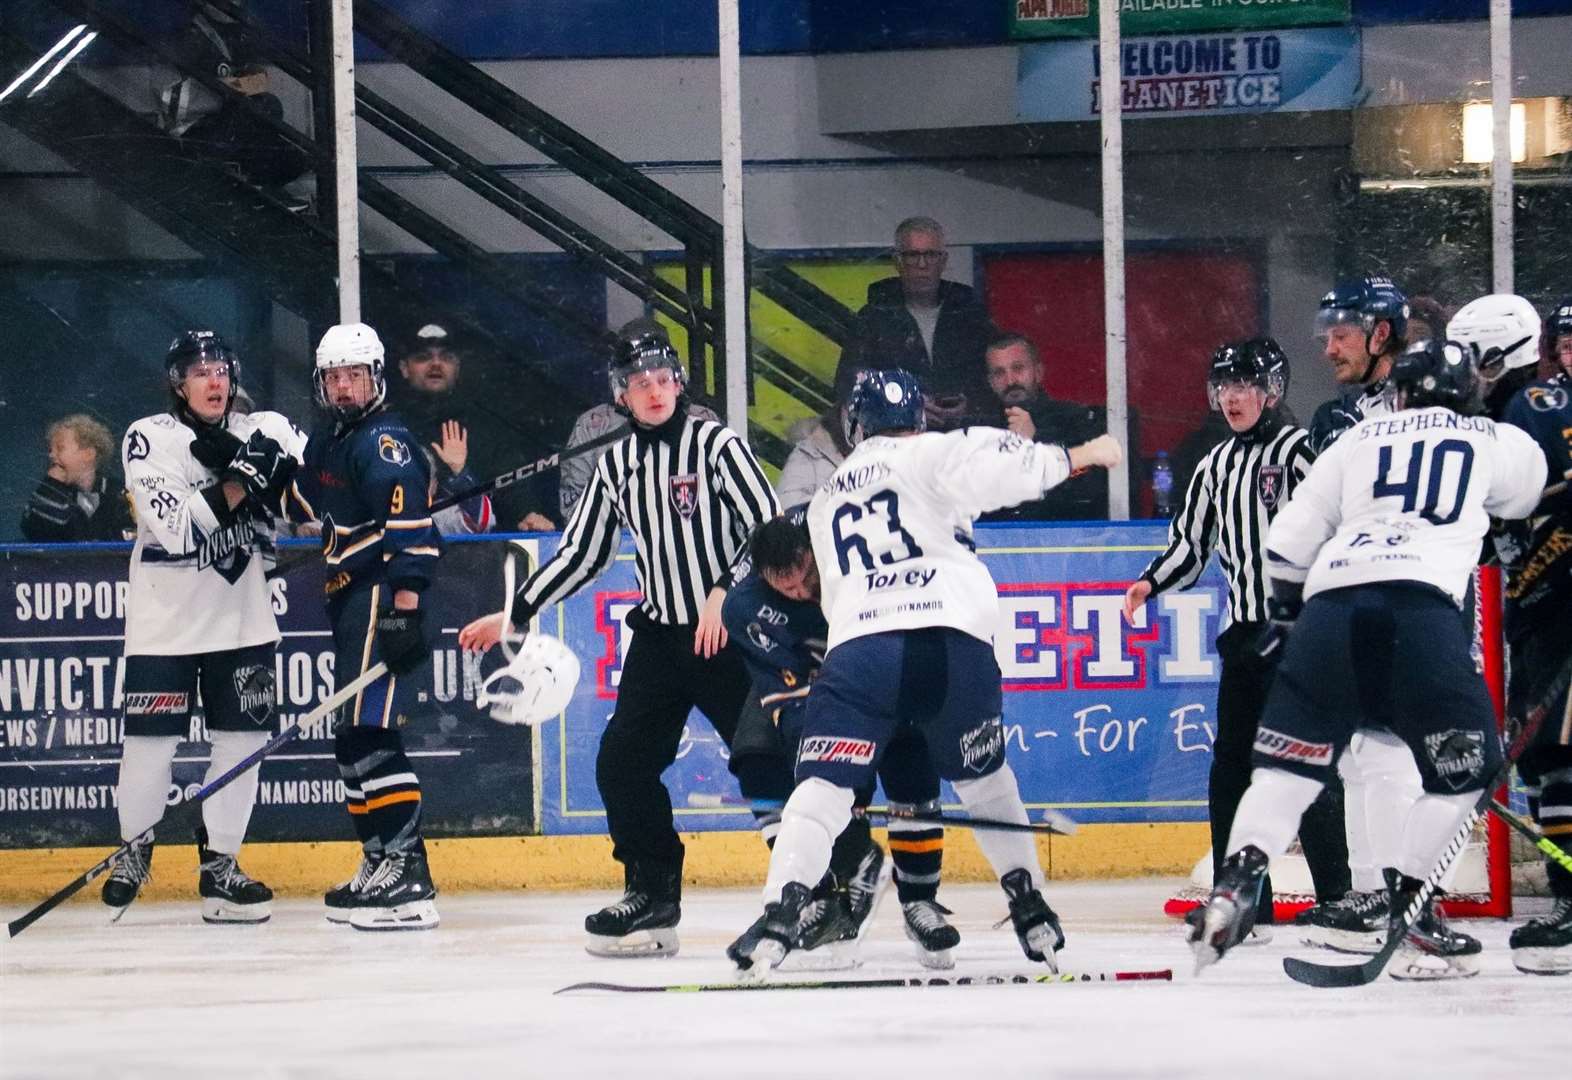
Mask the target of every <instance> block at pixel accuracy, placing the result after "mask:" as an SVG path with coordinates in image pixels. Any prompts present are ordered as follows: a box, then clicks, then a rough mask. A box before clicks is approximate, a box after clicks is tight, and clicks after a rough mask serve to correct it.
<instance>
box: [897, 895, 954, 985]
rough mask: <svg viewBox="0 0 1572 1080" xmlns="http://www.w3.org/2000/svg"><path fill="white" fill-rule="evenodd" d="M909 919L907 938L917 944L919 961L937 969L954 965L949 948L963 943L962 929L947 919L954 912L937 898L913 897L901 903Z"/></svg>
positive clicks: (904, 914) (902, 912)
mask: <svg viewBox="0 0 1572 1080" xmlns="http://www.w3.org/2000/svg"><path fill="white" fill-rule="evenodd" d="M901 914H902V915H903V916H904V917H905V920H906V937H907V938H908V939H909V940H910V941H911V943H912V944H913V945H915V946H916V949H915V951H916V953H917V962H918V963H920V964H921V965H922V966H923V967H925V968H932V969H933V970H935V971H948V970H950V969H951V968H953V967H954V966H955V957H954V956H952V955H950V950H951V949H953V948H955V946H957V945H959V944H960V943H961V934H960V931H958V930H956V929H955V927H953V926H951V925H950V924H949V922H948V921H947V920H946V919H945V916H946V915H950V914H952V912H951V911H950V909H949V908H947V907H945V906H944V905H943V904H941V903H939V902H938V901H936V900H912V901H910V902H908V903H905V904H902V905H901Z"/></svg>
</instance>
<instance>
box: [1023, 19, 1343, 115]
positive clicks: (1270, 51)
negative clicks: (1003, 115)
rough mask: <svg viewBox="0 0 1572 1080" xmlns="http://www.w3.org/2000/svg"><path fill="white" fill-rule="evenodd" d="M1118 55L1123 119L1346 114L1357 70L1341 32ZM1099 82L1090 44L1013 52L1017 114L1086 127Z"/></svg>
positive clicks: (1198, 39) (1221, 39)
mask: <svg viewBox="0 0 1572 1080" xmlns="http://www.w3.org/2000/svg"><path fill="white" fill-rule="evenodd" d="M1119 56H1120V78H1121V86H1122V87H1123V91H1122V92H1123V104H1124V115H1125V116H1127V117H1136V116H1158V115H1162V116H1218V115H1225V114H1237V113H1263V112H1308V111H1314V110H1322V109H1347V108H1350V107H1352V105H1353V103H1354V100H1355V95H1356V94H1357V92H1358V90H1359V81H1360V70H1361V68H1360V53H1359V31H1358V30H1357V29H1355V28H1353V27H1346V26H1339V27H1328V28H1324V29H1315V30H1278V31H1250V32H1239V33H1213V34H1167V35H1163V36H1161V37H1133V38H1125V39H1123V40H1122V41H1121V43H1120V53H1119ZM1099 78H1100V66H1099V63H1098V45H1097V42H1095V41H1075V42H1069V41H1055V42H1045V43H1041V44H1031V45H1022V46H1021V49H1020V59H1019V62H1018V65H1017V69H1016V114H1017V115H1018V116H1019V117H1020V118H1021V119H1022V120H1041V121H1057V120H1091V119H1094V118H1096V117H1097V115H1098V114H1099V113H1100V112H1101V111H1102V107H1101V101H1100V94H1101V89H1100V86H1099V83H1098V80H1099Z"/></svg>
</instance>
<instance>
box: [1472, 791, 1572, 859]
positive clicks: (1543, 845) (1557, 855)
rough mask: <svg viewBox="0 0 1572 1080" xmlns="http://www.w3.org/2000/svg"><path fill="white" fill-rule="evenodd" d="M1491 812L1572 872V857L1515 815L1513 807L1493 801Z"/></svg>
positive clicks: (1546, 855) (1497, 800)
mask: <svg viewBox="0 0 1572 1080" xmlns="http://www.w3.org/2000/svg"><path fill="white" fill-rule="evenodd" d="M1490 812H1491V813H1492V814H1494V815H1495V816H1496V817H1498V818H1500V819H1501V820H1502V821H1503V822H1505V823H1506V825H1507V827H1508V828H1510V829H1512V830H1513V831H1514V832H1516V833H1517V834H1518V835H1519V836H1521V837H1523V838H1524V839H1526V840H1527V841H1528V842H1529V843H1531V844H1533V845H1534V846H1535V847H1536V848H1538V849H1539V850H1540V851H1542V852H1544V854H1545V857H1546V858H1548V859H1550V860H1551V861H1552V862H1555V863H1557V864H1559V865H1560V866H1561V867H1562V869H1564V870H1567V871H1568V872H1572V855H1568V854H1567V853H1566V852H1565V851H1562V850H1561V849H1560V848H1559V847H1557V846H1556V844H1555V841H1553V840H1551V839H1550V838H1549V837H1547V836H1546V835H1545V834H1544V833H1542V832H1540V831H1539V830H1538V829H1536V828H1534V826H1532V825H1530V824H1529V823H1528V822H1526V821H1524V820H1523V819H1522V818H1520V817H1518V816H1517V815H1516V814H1514V813H1513V812H1512V809H1511V807H1509V806H1505V805H1503V804H1502V802H1501V800H1500V799H1491V800H1490Z"/></svg>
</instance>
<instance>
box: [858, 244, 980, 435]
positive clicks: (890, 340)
mask: <svg viewBox="0 0 1572 1080" xmlns="http://www.w3.org/2000/svg"><path fill="white" fill-rule="evenodd" d="M948 261H949V252H948V251H947V250H946V249H945V246H944V227H943V226H942V225H940V224H939V223H938V222H937V221H935V220H933V219H932V218H927V217H910V218H907V219H906V220H905V221H903V222H901V223H900V224H899V225H897V226H896V227H895V269H896V271H897V275H898V276H896V277H893V278H884V279H882V280H880V281H875V282H874V283H873V284H872V285H869V286H868V303H867V306H866V307H864V308H863V309H862V310H861V311H859V312H858V313H857V318H856V321H855V324H854V325H853V327H852V336H851V339H850V340H849V341H848V342H847V343H846V347H845V349H843V350H842V352H841V359H840V364H839V365H838V366H837V368H836V371H835V397H836V400H838V401H845V400H846V399H847V395H848V394H849V393H850V392H851V387H852V383H854V382H855V381H856V377H857V372H858V371H861V370H864V369H874V368H904V369H905V370H907V371H910V372H912V373H913V374H915V375H916V376H917V377H918V379H919V380H920V381H921V382H922V385H923V390H924V392H925V395H926V398H927V402H928V426H929V428H931V429H933V428H937V429H950V428H956V427H960V426H962V425H963V424H964V423H965V422H966V420H967V418H968V417H971V416H973V415H975V414H976V413H977V411H978V410H979V409H982V410H984V411H986V408H987V406H986V402H987V401H988V387H987V385H986V384H985V383H984V382H983V378H982V371H983V351H984V349H985V348H986V347H987V345H988V339H989V338H990V337H992V336H993V333H994V328H993V322H992V321H991V320H990V319H989V318H988V312H987V311H986V310H985V309H984V308H983V306H982V305H981V304H980V303H978V301H977V296H976V294H975V293H974V292H973V291H972V288H971V286H969V285H962V284H960V283H959V282H955V281H946V280H944V278H943V274H944V268H945V266H946V264H947V263H948Z"/></svg>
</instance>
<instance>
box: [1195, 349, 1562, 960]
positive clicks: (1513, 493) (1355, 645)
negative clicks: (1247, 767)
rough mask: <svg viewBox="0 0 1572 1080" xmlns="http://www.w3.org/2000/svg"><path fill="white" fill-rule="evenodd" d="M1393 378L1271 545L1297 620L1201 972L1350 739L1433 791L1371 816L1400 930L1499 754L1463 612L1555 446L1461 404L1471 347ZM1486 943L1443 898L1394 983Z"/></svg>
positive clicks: (1218, 891)
mask: <svg viewBox="0 0 1572 1080" xmlns="http://www.w3.org/2000/svg"><path fill="white" fill-rule="evenodd" d="M1392 383H1393V386H1394V388H1395V392H1396V405H1397V407H1398V410H1399V411H1398V412H1396V413H1394V414H1392V415H1388V416H1374V417H1370V418H1367V419H1365V420H1363V421H1361V422H1360V423H1359V424H1357V425H1356V426H1355V427H1354V428H1352V429H1351V430H1349V431H1348V432H1346V433H1345V434H1344V435H1343V436H1342V437H1341V438H1340V439H1338V440H1337V442H1336V443H1334V444H1333V445H1332V447H1331V448H1330V449H1329V450H1327V452H1326V453H1325V454H1323V455H1322V456H1321V457H1320V458H1319V459H1318V460H1317V461H1316V465H1315V468H1314V469H1313V470H1311V473H1310V475H1309V477H1308V478H1306V480H1305V481H1304V483H1303V484H1301V485H1300V488H1299V491H1298V493H1297V494H1296V495H1295V496H1294V498H1293V501H1291V502H1290V503H1289V504H1288V506H1287V507H1285V508H1284V509H1283V510H1282V511H1281V512H1280V513H1279V514H1278V515H1277V520H1276V521H1274V522H1273V523H1272V528H1271V531H1270V532H1269V534H1268V537H1267V566H1268V572H1269V573H1270V574H1271V577H1272V589H1273V600H1272V618H1273V621H1274V622H1275V623H1276V624H1278V625H1277V627H1276V630H1277V631H1278V632H1279V633H1286V632H1287V629H1286V628H1287V627H1288V626H1289V625H1292V627H1293V629H1292V633H1289V634H1288V635H1287V641H1286V645H1285V647H1284V656H1283V662H1282V665H1281V666H1280V667H1279V668H1278V671H1277V677H1276V679H1275V680H1274V681H1273V683H1272V689H1271V691H1270V692H1269V694H1268V697H1267V704H1266V712H1265V714H1264V716H1263V717H1262V720H1261V727H1260V731H1259V732H1258V734H1257V736H1256V743H1255V761H1256V769H1255V772H1254V774H1253V776H1252V778H1251V782H1250V788H1249V790H1248V791H1246V792H1245V795H1244V798H1243V799H1242V800H1241V801H1240V804H1239V812H1238V815H1237V816H1236V817H1235V819H1234V827H1233V832H1232V834H1231V836H1230V838H1229V844H1228V858H1227V861H1226V862H1225V863H1224V864H1223V870H1222V873H1221V874H1220V875H1219V877H1218V881H1217V884H1216V886H1215V887H1214V888H1213V890H1212V895H1211V898H1210V899H1209V900H1208V902H1207V904H1206V906H1205V907H1203V908H1198V909H1196V911H1195V912H1192V913H1191V918H1192V922H1191V932H1190V941H1191V945H1192V948H1193V949H1194V950H1195V954H1196V962H1197V965H1198V966H1205V965H1207V964H1210V963H1214V962H1216V961H1217V960H1218V959H1219V958H1221V957H1222V956H1223V954H1224V953H1226V952H1227V951H1228V950H1229V949H1231V948H1232V947H1234V946H1235V945H1237V944H1239V942H1240V941H1241V940H1242V939H1243V938H1244V936H1245V935H1246V934H1247V933H1248V932H1249V930H1250V924H1251V921H1252V919H1253V917H1254V914H1255V905H1256V902H1257V897H1258V895H1259V891H1260V888H1261V882H1262V878H1263V876H1264V874H1265V872H1266V868H1267V861H1268V859H1269V858H1270V856H1272V855H1275V854H1277V853H1279V852H1281V851H1283V850H1284V849H1285V848H1286V847H1287V846H1288V842H1289V840H1290V839H1291V838H1292V836H1293V833H1294V829H1295V827H1296V826H1297V824H1298V822H1299V818H1300V815H1301V814H1303V813H1304V810H1305V808H1306V807H1307V806H1309V805H1310V803H1311V801H1312V800H1313V799H1315V797H1316V795H1317V794H1318V793H1319V792H1320V790H1321V786H1322V784H1324V783H1325V781H1326V778H1327V777H1328V775H1329V774H1330V772H1331V769H1332V766H1333V763H1334V762H1335V761H1336V759H1337V757H1338V755H1339V754H1340V753H1341V752H1342V751H1343V749H1344V748H1345V747H1346V746H1347V744H1348V741H1349V739H1350V737H1351V736H1352V735H1353V734H1354V733H1355V732H1356V731H1359V730H1361V729H1366V728H1370V727H1372V726H1374V725H1377V724H1379V725H1381V726H1382V727H1383V728H1384V729H1385V730H1387V731H1389V732H1390V733H1391V734H1392V735H1393V736H1394V737H1396V738H1398V739H1401V740H1402V742H1403V744H1404V745H1406V746H1407V747H1408V749H1409V752H1410V754H1411V755H1412V757H1413V758H1414V760H1415V762H1416V764H1417V766H1418V768H1419V771H1420V775H1421V777H1422V782H1423V785H1424V792H1423V794H1422V795H1421V796H1420V797H1419V798H1418V799H1416V800H1415V801H1414V802H1413V804H1412V805H1411V806H1410V807H1408V808H1407V811H1406V813H1404V814H1403V815H1402V818H1401V820H1399V821H1395V822H1394V821H1387V820H1373V821H1372V822H1371V827H1372V828H1373V829H1375V828H1379V829H1383V830H1386V831H1388V832H1390V834H1391V835H1394V836H1398V837H1400V838H1401V840H1400V842H1399V850H1398V851H1397V857H1396V859H1395V860H1394V865H1393V866H1391V867H1388V868H1387V869H1386V872H1385V873H1386V881H1387V887H1388V888H1389V889H1390V890H1391V891H1392V893H1393V902H1392V905H1391V910H1392V914H1391V915H1390V916H1389V924H1388V929H1387V933H1388V934H1389V935H1390V934H1392V933H1397V932H1402V926H1401V922H1400V920H1401V918H1402V915H1401V913H1402V912H1403V910H1404V908H1405V907H1406V906H1407V904H1408V902H1409V901H1410V900H1411V899H1412V898H1413V896H1414V895H1415V894H1416V892H1417V891H1418V889H1419V888H1420V885H1421V882H1422V880H1423V879H1424V878H1426V877H1428V876H1429V875H1430V874H1431V873H1432V872H1433V871H1434V869H1435V867H1436V866H1437V864H1438V862H1439V861H1440V858H1441V855H1442V852H1443V850H1444V849H1445V848H1446V847H1447V844H1448V843H1449V841H1450V840H1451V839H1452V837H1453V836H1454V835H1455V834H1456V833H1457V831H1458V829H1459V827H1460V826H1461V825H1462V824H1463V821H1464V819H1465V818H1467V817H1468V815H1469V814H1470V813H1471V812H1472V811H1473V810H1474V808H1475V805H1476V804H1477V802H1478V799H1479V795H1480V794H1481V792H1483V790H1484V788H1485V786H1486V785H1487V784H1488V783H1489V782H1490V781H1491V779H1492V778H1493V777H1494V776H1495V774H1496V772H1497V769H1498V767H1499V765H1500V763H1501V744H1500V739H1499V737H1498V735H1497V734H1496V727H1495V713H1494V710H1493V708H1492V706H1491V703H1490V696H1489V693H1488V692H1487V690H1486V688H1485V683H1484V679H1483V677H1482V676H1481V675H1480V674H1479V673H1478V672H1477V669H1476V668H1475V666H1474V663H1473V659H1472V656H1471V648H1472V633H1471V631H1470V628H1469V627H1468V626H1467V625H1466V624H1465V622H1464V620H1463V619H1462V618H1460V616H1459V611H1460V608H1461V606H1462V603H1463V599H1464V595H1465V593H1466V591H1467V589H1468V585H1469V580H1470V575H1471V574H1472V573H1473V569H1474V566H1475V563H1476V562H1477V560H1478V556H1479V549H1480V543H1481V541H1482V540H1483V538H1484V536H1485V532H1486V530H1487V529H1488V528H1489V515H1496V516H1498V517H1506V518H1515V517H1522V516H1524V515H1525V514H1527V513H1528V512H1529V511H1531V510H1532V509H1533V508H1534V506H1535V504H1536V503H1537V502H1538V501H1539V495H1540V490H1541V488H1542V487H1543V485H1544V478H1545V456H1544V454H1543V453H1541V452H1540V449H1539V447H1538V446H1536V445H1535V444H1534V442H1533V440H1532V439H1530V438H1529V437H1528V436H1527V435H1525V434H1524V433H1523V432H1522V431H1521V430H1519V429H1517V428H1515V427H1512V426H1511V425H1508V424H1496V423H1495V422H1494V421H1492V420H1490V419H1489V418H1487V417H1483V416H1470V415H1467V413H1468V412H1470V411H1471V409H1472V407H1473V403H1474V401H1475V395H1476V393H1477V391H1478V387H1477V376H1476V373H1475V370H1474V359H1473V354H1472V350H1471V349H1469V348H1466V347H1464V346H1462V345H1459V344H1457V343H1456V342H1443V341H1439V340H1431V341H1426V342H1422V343H1420V344H1418V345H1415V346H1414V347H1413V348H1412V349H1410V350H1408V351H1407V352H1405V353H1404V354H1403V355H1402V356H1401V357H1400V358H1399V359H1398V361H1397V363H1396V364H1395V365H1394V367H1393V371H1392ZM1328 672H1338V673H1340V676H1341V677H1338V678H1328V677H1327V673H1328ZM1479 951H1480V945H1479V942H1478V941H1476V940H1474V939H1473V938H1471V937H1469V936H1468V935H1466V934H1460V933H1455V932H1453V931H1452V930H1451V929H1450V928H1449V927H1448V926H1447V924H1446V922H1445V921H1444V920H1443V918H1442V917H1441V915H1440V913H1439V912H1438V911H1437V909H1436V907H1435V903H1434V898H1433V897H1432V899H1431V901H1430V902H1429V903H1428V904H1426V905H1425V907H1424V908H1423V909H1422V910H1421V914H1420V916H1419V918H1418V919H1417V920H1415V922H1414V923H1413V924H1412V926H1411V927H1409V928H1408V930H1407V932H1406V935H1405V937H1404V940H1403V942H1402V944H1401V946H1399V948H1398V950H1397V952H1396V953H1395V954H1394V956H1393V958H1392V961H1391V967H1390V969H1389V970H1390V971H1391V973H1392V975H1393V976H1394V977H1395V978H1399V979H1441V978H1456V977H1460V976H1466V975H1472V974H1474V973H1476V972H1477V971H1478V970H1479Z"/></svg>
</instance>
